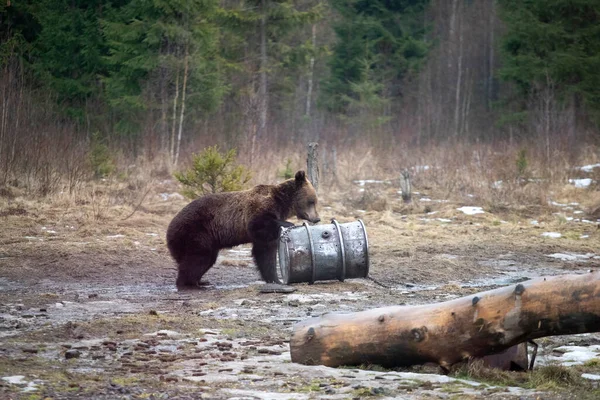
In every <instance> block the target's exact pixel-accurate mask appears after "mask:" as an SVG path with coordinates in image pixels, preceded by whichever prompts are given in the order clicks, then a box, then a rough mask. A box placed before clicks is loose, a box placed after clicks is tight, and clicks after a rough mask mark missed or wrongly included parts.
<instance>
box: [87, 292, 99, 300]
mask: <svg viewBox="0 0 600 400" xmlns="http://www.w3.org/2000/svg"><path fill="white" fill-rule="evenodd" d="M96 297H98V293H91V294H89V295H88V299H93V298H96Z"/></svg>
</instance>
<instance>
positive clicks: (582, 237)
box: [579, 235, 590, 239]
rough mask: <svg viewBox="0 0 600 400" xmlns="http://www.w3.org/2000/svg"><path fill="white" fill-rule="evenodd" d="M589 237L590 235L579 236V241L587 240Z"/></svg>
mask: <svg viewBox="0 0 600 400" xmlns="http://www.w3.org/2000/svg"><path fill="white" fill-rule="evenodd" d="M589 237H590V235H581V236H579V239H587V238H589Z"/></svg>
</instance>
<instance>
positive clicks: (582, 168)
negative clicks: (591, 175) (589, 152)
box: [579, 164, 600, 172]
mask: <svg viewBox="0 0 600 400" xmlns="http://www.w3.org/2000/svg"><path fill="white" fill-rule="evenodd" d="M594 168H600V164H590V165H584V166H583V167H581V168H579V169H580V170H582V171H583V172H592V170H593V169H594Z"/></svg>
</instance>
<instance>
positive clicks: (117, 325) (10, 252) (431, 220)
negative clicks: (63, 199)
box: [0, 183, 600, 399]
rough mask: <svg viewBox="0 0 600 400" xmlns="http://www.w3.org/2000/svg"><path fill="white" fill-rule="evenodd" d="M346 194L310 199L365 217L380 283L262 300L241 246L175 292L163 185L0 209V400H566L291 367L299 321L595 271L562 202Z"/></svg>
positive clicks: (545, 346)
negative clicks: (474, 209) (471, 210)
mask: <svg viewBox="0 0 600 400" xmlns="http://www.w3.org/2000/svg"><path fill="white" fill-rule="evenodd" d="M373 185H375V184H373ZM355 186H356V187H354V188H353V189H351V191H350V192H348V193H345V194H344V195H343V196H342V195H340V196H338V197H335V196H331V198H330V199H326V200H325V201H323V202H322V204H321V210H320V211H321V217H322V221H325V222H326V221H328V220H330V219H331V218H333V217H335V218H336V219H337V220H338V221H339V222H340V223H343V222H349V221H354V220H355V219H356V218H361V219H362V220H363V221H364V223H365V225H366V228H367V233H368V236H369V257H370V260H371V266H370V275H371V277H372V278H374V279H375V280H376V281H377V282H380V283H381V284H383V285H384V286H385V287H384V286H382V285H379V284H377V283H376V282H374V281H373V280H369V279H354V280H347V281H345V282H338V281H324V282H318V283H316V284H314V285H308V284H297V285H294V287H295V288H296V291H295V292H294V293H291V294H277V293H271V294H261V293H259V288H260V287H261V285H262V284H263V282H261V281H260V280H259V275H258V273H257V271H256V270H255V268H254V265H253V263H252V260H251V257H250V248H249V247H248V246H240V247H238V248H234V249H230V250H223V251H222V252H221V255H220V257H219V259H218V261H217V264H216V266H215V267H213V268H212V269H211V270H210V271H209V272H208V274H207V275H206V279H207V280H208V281H209V282H210V284H211V285H210V286H208V287H207V288H205V289H202V290H199V291H192V292H189V291H188V292H178V291H176V289H175V286H174V281H175V276H176V270H175V266H174V264H173V262H172V260H171V258H170V256H169V254H168V250H167V248H166V246H165V239H164V237H165V230H166V227H167V225H168V223H169V221H170V219H171V218H172V217H173V216H174V215H175V213H176V212H177V211H178V210H179V209H181V207H183V205H184V204H185V203H186V201H185V200H183V199H182V198H180V197H179V196H177V195H175V194H173V193H174V189H173V188H172V187H171V186H169V184H168V183H165V184H164V187H159V188H157V190H156V193H152V194H151V195H150V196H149V197H148V198H147V199H146V201H145V202H144V203H143V206H141V207H140V208H139V209H137V210H136V212H135V213H134V214H133V215H132V216H131V217H129V218H126V217H127V216H128V214H130V213H131V211H132V210H131V209H125V208H123V209H121V208H119V207H116V206H111V205H106V206H105V208H104V209H99V208H98V205H95V204H90V203H85V202H82V204H79V205H76V206H73V205H67V204H66V203H65V205H61V204H60V203H58V204H57V203H53V204H39V203H33V202H28V201H26V200H12V201H11V202H8V203H4V206H3V207H2V208H0V355H1V357H0V398H11V399H12V398H14V399H17V398H24V399H42V398H53V399H71V398H94V399H105V398H106V399H113V398H115V399H116V398H119V399H138V398H140V399H141V398H154V399H163V398H177V399H195V398H208V399H234V398H235V399H347V398H366V397H378V398H402V399H413V398H414V399H417V398H434V399H437V398H441V399H446V398H473V399H475V398H477V399H479V398H494V399H495V398H515V399H516V398H519V399H529V398H531V399H535V398H568V397H569V396H571V397H572V398H576V397H577V395H575V394H573V393H571V394H570V393H568V392H565V391H561V390H560V388H558V389H556V388H554V389H552V390H545V389H542V390H540V389H532V388H524V387H516V386H502V385H491V384H489V383H485V382H477V381H474V380H470V379H468V378H467V379H463V378H458V377H456V375H452V374H451V375H443V374H441V373H440V372H441V371H440V370H438V368H437V367H432V366H428V367H413V368H411V369H404V370H383V369H381V368H377V367H373V366H363V367H361V368H355V367H352V368H338V369H333V368H326V367H321V366H304V365H298V364H293V363H291V361H290V353H289V346H288V341H289V338H290V334H291V331H292V326H293V324H294V323H295V322H297V321H300V320H304V319H306V318H309V317H311V316H318V315H320V314H322V313H324V312H351V311H360V310H365V309H369V308H373V307H380V306H388V305H399V304H407V305H412V304H423V303H431V302H440V301H445V300H449V299H453V298H456V297H460V296H465V295H468V294H471V293H475V292H479V291H483V290H487V289H491V288H496V287H500V286H503V285H508V284H511V283H515V282H520V281H524V280H526V279H529V278H532V277H536V276H541V275H556V274H563V273H585V272H587V271H589V270H590V269H595V268H597V267H598V266H599V264H600V253H598V252H599V249H600V246H599V245H600V230H599V229H598V226H599V225H598V221H597V220H595V219H593V220H588V219H585V215H584V214H583V212H579V211H581V210H580V209H579V208H578V206H577V205H576V204H571V205H569V204H566V203H565V204H555V205H553V206H552V207H551V209H550V210H549V211H544V212H532V211H527V212H523V211H521V212H512V211H505V212H504V213H499V212H498V211H496V212H495V213H492V212H490V211H489V210H486V209H485V207H484V211H485V212H484V213H480V214H474V215H468V214H465V213H464V212H462V211H460V210H458V209H457V208H458V207H461V206H463V205H464V204H460V203H457V202H448V201H445V200H436V199H435V198H430V197H426V196H427V195H426V194H425V193H420V194H418V195H416V198H415V200H414V204H413V205H412V206H410V207H409V206H405V205H403V204H402V202H401V200H400V198H399V195H398V194H397V192H396V190H394V189H392V188H385V187H384V188H383V189H381V188H379V189H372V190H371V189H368V193H376V194H375V195H374V196H375V197H376V198H377V199H379V200H381V201H383V202H384V203H385V204H384V206H383V207H381V211H374V210H361V209H359V208H358V207H355V206H352V204H357V202H360V200H361V199H362V197H361V196H363V197H364V193H365V192H364V191H361V189H364V187H365V186H368V185H366V184H364V183H363V184H362V185H361V184H357V185H355ZM343 198H349V199H354V200H355V201H354V203H353V202H352V201H343V200H342V199H343ZM357 199H358V200H357ZM371 203H373V202H371ZM92 214H93V216H94V217H91V216H90V215H92ZM296 222H297V221H296ZM557 233H560V235H561V237H555V236H557ZM598 344H600V335H597V334H587V335H573V336H565V337H553V338H546V339H541V340H540V350H539V352H540V353H539V354H540V355H539V360H540V362H541V363H544V362H546V363H550V362H555V363H562V364H564V365H573V363H575V364H576V363H577V362H578V360H581V357H580V358H578V359H576V360H575V361H573V360H570V361H571V363H569V362H568V361H569V360H568V359H566V358H565V355H566V354H567V352H566V351H562V352H561V351H560V350H558V351H557V350H556V349H557V348H559V346H564V345H570V346H580V347H581V348H582V349H586V350H587V353H586V354H588V356H586V357H587V359H586V360H588V361H589V360H595V359H596V357H597V353H596V352H598V353H600V346H598ZM584 361H585V360H584ZM598 364H600V363H595V364H594V363H593V362H592V363H590V362H588V363H587V364H586V365H588V367H589V368H588V369H587V370H586V371H587V372H588V373H590V374H592V373H594V372H600V367H598ZM594 365H595V367H594ZM594 368H595V369H594ZM592 376H596V375H592ZM598 378H600V376H599V377H598ZM590 379H592V378H590ZM573 396H575V397H573Z"/></svg>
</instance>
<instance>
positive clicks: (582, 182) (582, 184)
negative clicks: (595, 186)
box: [569, 178, 592, 189]
mask: <svg viewBox="0 0 600 400" xmlns="http://www.w3.org/2000/svg"><path fill="white" fill-rule="evenodd" d="M569 183H572V184H573V185H575V187H576V188H580V189H585V188H587V187H588V186H590V185H591V184H592V179H591V178H582V179H569Z"/></svg>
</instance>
